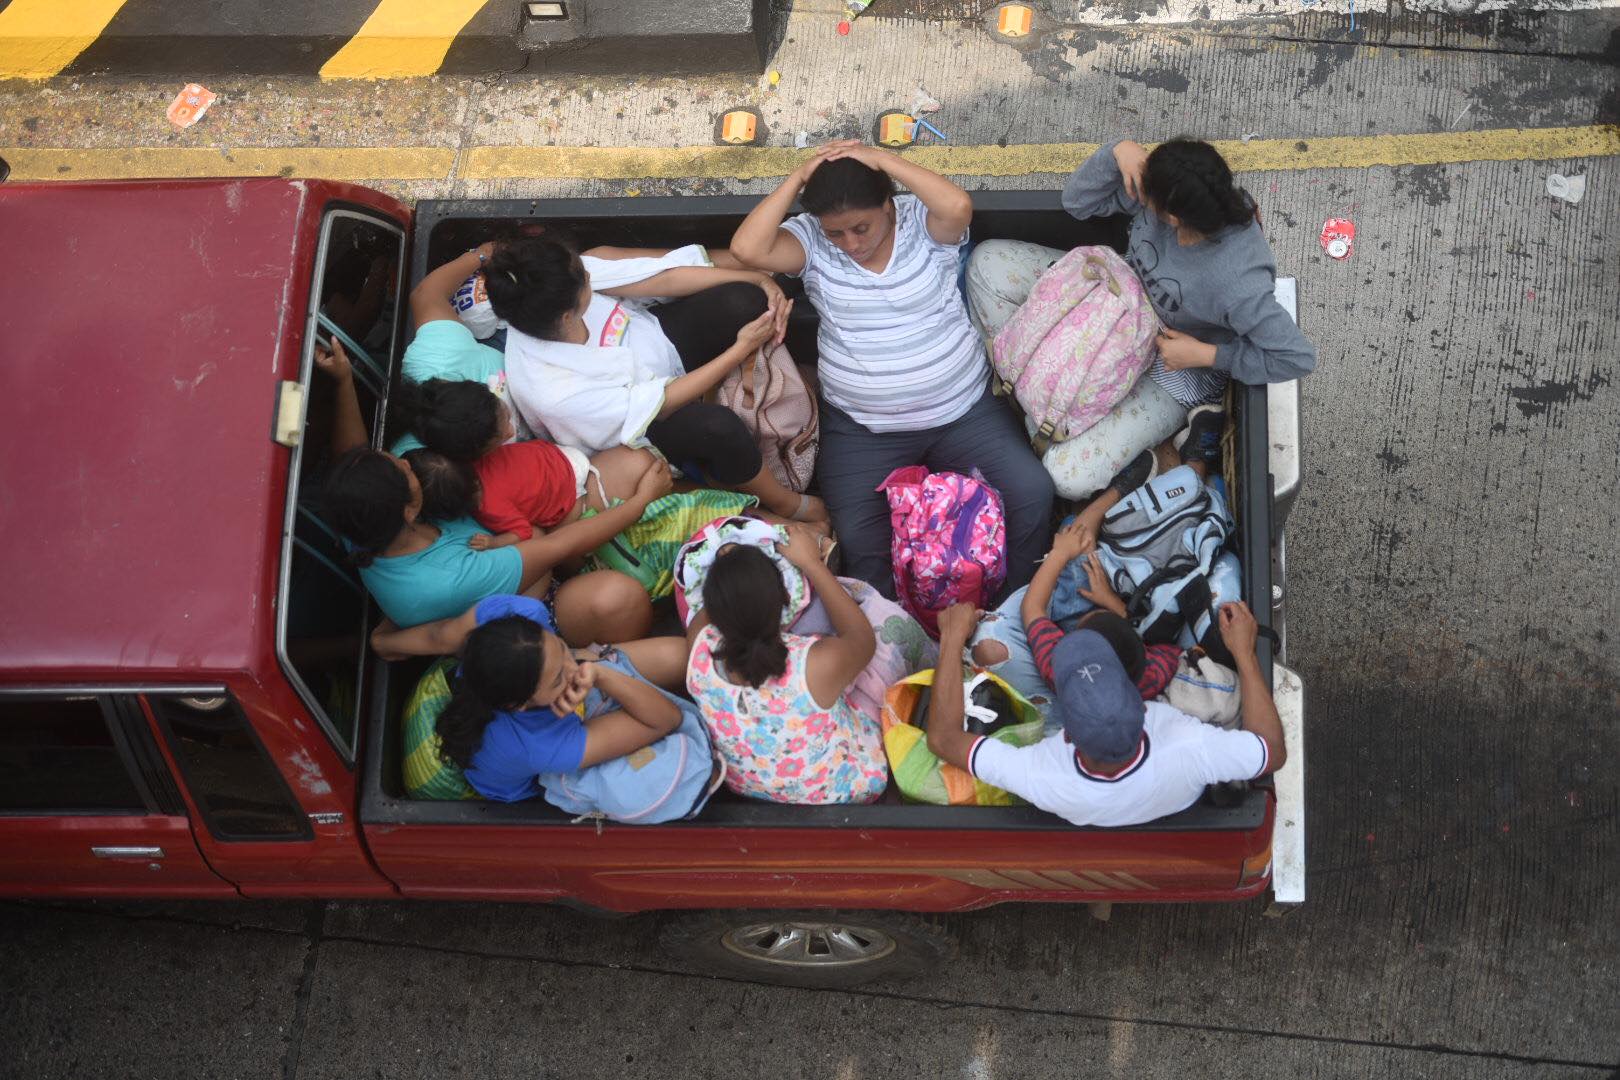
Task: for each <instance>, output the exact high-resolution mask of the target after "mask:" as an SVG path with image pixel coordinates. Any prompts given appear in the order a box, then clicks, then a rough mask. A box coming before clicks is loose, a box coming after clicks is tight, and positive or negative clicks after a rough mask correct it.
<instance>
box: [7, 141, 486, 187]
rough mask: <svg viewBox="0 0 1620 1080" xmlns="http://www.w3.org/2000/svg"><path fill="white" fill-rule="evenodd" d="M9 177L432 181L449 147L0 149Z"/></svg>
mask: <svg viewBox="0 0 1620 1080" xmlns="http://www.w3.org/2000/svg"><path fill="white" fill-rule="evenodd" d="M0 157H3V158H5V159H6V160H7V161H8V162H10V163H11V178H12V179H13V180H123V179H128V178H132V177H140V178H143V179H174V178H182V179H184V178H192V177H200V176H301V177H313V178H319V179H323V180H438V179H442V178H444V177H446V176H449V175H450V168H451V166H452V165H454V164H455V160H456V152H455V151H454V150H452V149H450V148H449V147H428V146H402V147H397V148H395V147H386V146H370V147H330V148H328V147H288V148H286V149H277V148H275V147H247V148H243V147H237V148H233V149H218V150H212V149H207V148H203V147H189V146H188V147H173V148H159V147H134V148H131V149H125V150H31V149H27V148H21V147H19V148H15V149H12V148H6V149H0Z"/></svg>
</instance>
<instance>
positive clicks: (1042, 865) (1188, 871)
mask: <svg viewBox="0 0 1620 1080" xmlns="http://www.w3.org/2000/svg"><path fill="white" fill-rule="evenodd" d="M1273 814H1274V808H1272V807H1271V806H1270V805H1268V811H1267V815H1266V819H1265V822H1264V824H1263V826H1262V827H1261V828H1258V829H1255V830H1253V831H1251V832H1196V833H1194V832H1188V833H1176V832H1163V833H1156V832H1136V831H1118V832H1109V831H1098V830H1074V831H1073V832H1067V831H1063V830H1008V831H995V832H990V831H968V830H961V831H957V830H944V829H938V830H935V829H928V830H870V829H735V828H733V829H725V828H714V829H698V828H680V829H672V828H662V829H661V828H657V827H651V828H636V827H634V826H614V825H609V826H605V827H604V828H603V829H602V831H601V832H600V833H598V832H597V831H596V829H595V828H593V827H591V826H589V825H557V826H499V825H478V826H424V825H397V826H396V825H370V826H367V828H366V839H367V843H368V844H369V846H370V847H371V849H372V851H373V853H374V855H375V856H376V858H377V861H378V863H379V865H381V866H383V867H386V868H387V871H388V873H389V874H390V876H392V877H393V878H394V880H395V881H397V882H398V883H399V885H400V892H401V893H402V894H403V895H406V896H418V897H438V898H455V899H503V900H511V899H535V900H546V899H556V898H558V897H565V896H566V897H570V898H573V899H577V900H580V901H583V902H585V903H588V904H592V905H595V906H597V907H602V908H608V909H611V910H615V911H644V910H652V909H657V908H706V907H713V908H726V907H829V908H832V907H845V908H849V907H859V908H896V909H903V910H910V911H963V910H970V909H973V908H978V907H984V906H986V905H989V904H996V903H1001V902H1004V901H1009V900H1017V901H1045V902H1060V903H1078V902H1086V901H1094V900H1107V901H1112V902H1131V903H1138V902H1170V901H1190V900H1240V899H1243V898H1245V897H1248V896H1252V895H1255V894H1256V893H1258V892H1259V891H1260V890H1261V889H1263V888H1264V886H1265V881H1264V880H1263V879H1262V880H1259V881H1255V882H1251V883H1250V884H1249V885H1248V886H1246V887H1245V888H1243V889H1241V890H1240V889H1238V880H1239V877H1240V875H1241V872H1242V866H1243V860H1244V859H1245V858H1247V857H1249V856H1251V855H1254V854H1256V853H1258V852H1261V851H1264V850H1265V849H1266V847H1267V844H1268V843H1269V837H1270V836H1271V827H1272V815H1273Z"/></svg>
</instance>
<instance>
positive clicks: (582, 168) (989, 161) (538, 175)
mask: <svg viewBox="0 0 1620 1080" xmlns="http://www.w3.org/2000/svg"><path fill="white" fill-rule="evenodd" d="M1215 146H1216V148H1217V149H1219V150H1220V151H1221V153H1222V154H1223V155H1225V157H1226V159H1227V161H1229V162H1230V163H1231V165H1232V167H1233V169H1235V170H1237V171H1240V172H1270V171H1291V170H1298V169H1364V168H1369V167H1371V166H1375V165H1433V164H1440V163H1444V162H1462V161H1552V160H1557V159H1560V158H1578V157H1608V156H1613V155H1620V128H1617V127H1614V126H1611V125H1598V126H1593V127H1571V128H1501V129H1495V130H1490V131H1463V132H1436V133H1432V134H1418V135H1351V136H1334V137H1331V138H1323V139H1304V140H1300V139H1254V140H1252V141H1250V142H1247V143H1244V142H1239V141H1237V140H1231V141H1218V142H1216V143H1215ZM1096 149H1097V145H1096V144H1095V143H1025V144H1021V145H1015V146H1005V147H1002V146H949V145H939V144H932V145H929V146H920V147H916V148H914V149H912V150H908V151H907V152H906V156H907V157H908V158H909V159H910V160H912V161H915V162H917V163H918V164H919V165H925V166H927V167H928V168H930V169H933V170H935V171H936V172H941V173H946V174H948V175H952V176H1029V175H1034V174H1039V173H1067V172H1071V171H1072V170H1074V169H1075V168H1076V167H1077V166H1078V165H1079V164H1080V163H1081V162H1082V161H1084V160H1085V159H1086V158H1087V157H1089V156H1090V155H1091V154H1092V153H1093V152H1094V151H1095V150H1096ZM806 156H807V152H806V151H802V150H791V149H788V148H787V147H774V146H766V147H703V146H689V147H675V148H662V147H608V146H478V147H472V148H470V149H469V150H468V151H467V152H466V159H465V161H464V162H463V164H462V169H461V174H460V175H461V177H462V178H463V179H467V180H513V179H524V178H528V179H582V180H584V179H599V180H643V179H664V180H676V179H685V178H697V179H738V180H760V179H768V178H771V177H777V176H786V175H787V174H788V173H790V172H792V171H793V169H794V168H795V167H797V165H798V163H799V162H800V161H802V160H803V159H804V158H805V157H806Z"/></svg>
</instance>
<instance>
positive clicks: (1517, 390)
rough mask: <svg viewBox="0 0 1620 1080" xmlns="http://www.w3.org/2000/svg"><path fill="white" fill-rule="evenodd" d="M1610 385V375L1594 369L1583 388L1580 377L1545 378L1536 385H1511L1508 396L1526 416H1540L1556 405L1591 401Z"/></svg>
mask: <svg viewBox="0 0 1620 1080" xmlns="http://www.w3.org/2000/svg"><path fill="white" fill-rule="evenodd" d="M1608 385H1609V377H1608V376H1607V375H1604V374H1603V373H1602V372H1599V371H1594V372H1592V373H1591V374H1590V375H1588V376H1587V377H1586V385H1585V387H1584V388H1583V387H1582V386H1581V381H1580V380H1579V379H1569V380H1567V381H1565V382H1554V381H1552V380H1551V379H1545V380H1543V381H1542V382H1541V383H1539V384H1538V385H1536V386H1511V387H1509V388H1508V397H1509V398H1510V399H1511V400H1512V401H1513V404H1515V405H1517V406H1518V407H1519V411H1520V412H1521V413H1523V414H1524V415H1525V416H1526V417H1533V416H1540V415H1541V414H1542V413H1544V412H1546V411H1547V410H1548V409H1550V408H1551V407H1552V406H1554V405H1567V404H1569V403H1571V402H1575V401H1591V400H1592V398H1594V397H1596V396H1597V392H1598V391H1599V390H1600V389H1602V388H1603V387H1605V386H1608Z"/></svg>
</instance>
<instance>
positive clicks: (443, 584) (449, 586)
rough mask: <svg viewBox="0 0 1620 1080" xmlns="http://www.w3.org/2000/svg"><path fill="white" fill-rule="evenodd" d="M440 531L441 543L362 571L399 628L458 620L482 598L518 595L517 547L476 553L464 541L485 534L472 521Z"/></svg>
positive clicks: (441, 524) (519, 561)
mask: <svg viewBox="0 0 1620 1080" xmlns="http://www.w3.org/2000/svg"><path fill="white" fill-rule="evenodd" d="M438 526H439V538H438V539H437V540H435V541H434V542H433V543H432V544H431V545H429V546H428V547H425V548H423V549H422V550H421V551H418V552H415V553H413V554H410V555H394V556H390V557H386V558H384V557H378V558H375V559H373V560H371V565H370V566H366V567H362V568H361V570H360V580H362V581H364V582H365V583H366V588H367V589H369V590H370V591H371V595H372V597H373V599H375V600H376V601H377V606H378V607H380V608H382V610H383V614H384V615H387V616H388V617H389V618H390V619H392V620H394V622H395V624H397V625H399V626H416V625H417V624H419V623H425V622H432V621H433V620H434V619H448V618H450V617H451V616H452V615H460V614H461V613H462V612H464V611H466V610H467V609H468V608H470V607H472V606H473V605H474V604H476V603H478V601H480V600H482V599H483V598H484V597H486V596H493V595H495V594H496V593H511V592H517V590H518V586H519V585H521V584H522V583H523V556H522V554H521V553H520V552H519V551H518V549H517V548H515V547H503V548H491V549H490V550H487V551H474V550H473V549H472V548H470V547H468V546H467V541H468V540H470V539H472V537H473V536H474V535H476V534H478V533H481V532H483V531H484V530H483V529H481V528H480V527H479V525H478V522H476V521H474V520H473V519H472V518H458V519H456V520H455V521H444V522H439V523H438Z"/></svg>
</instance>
